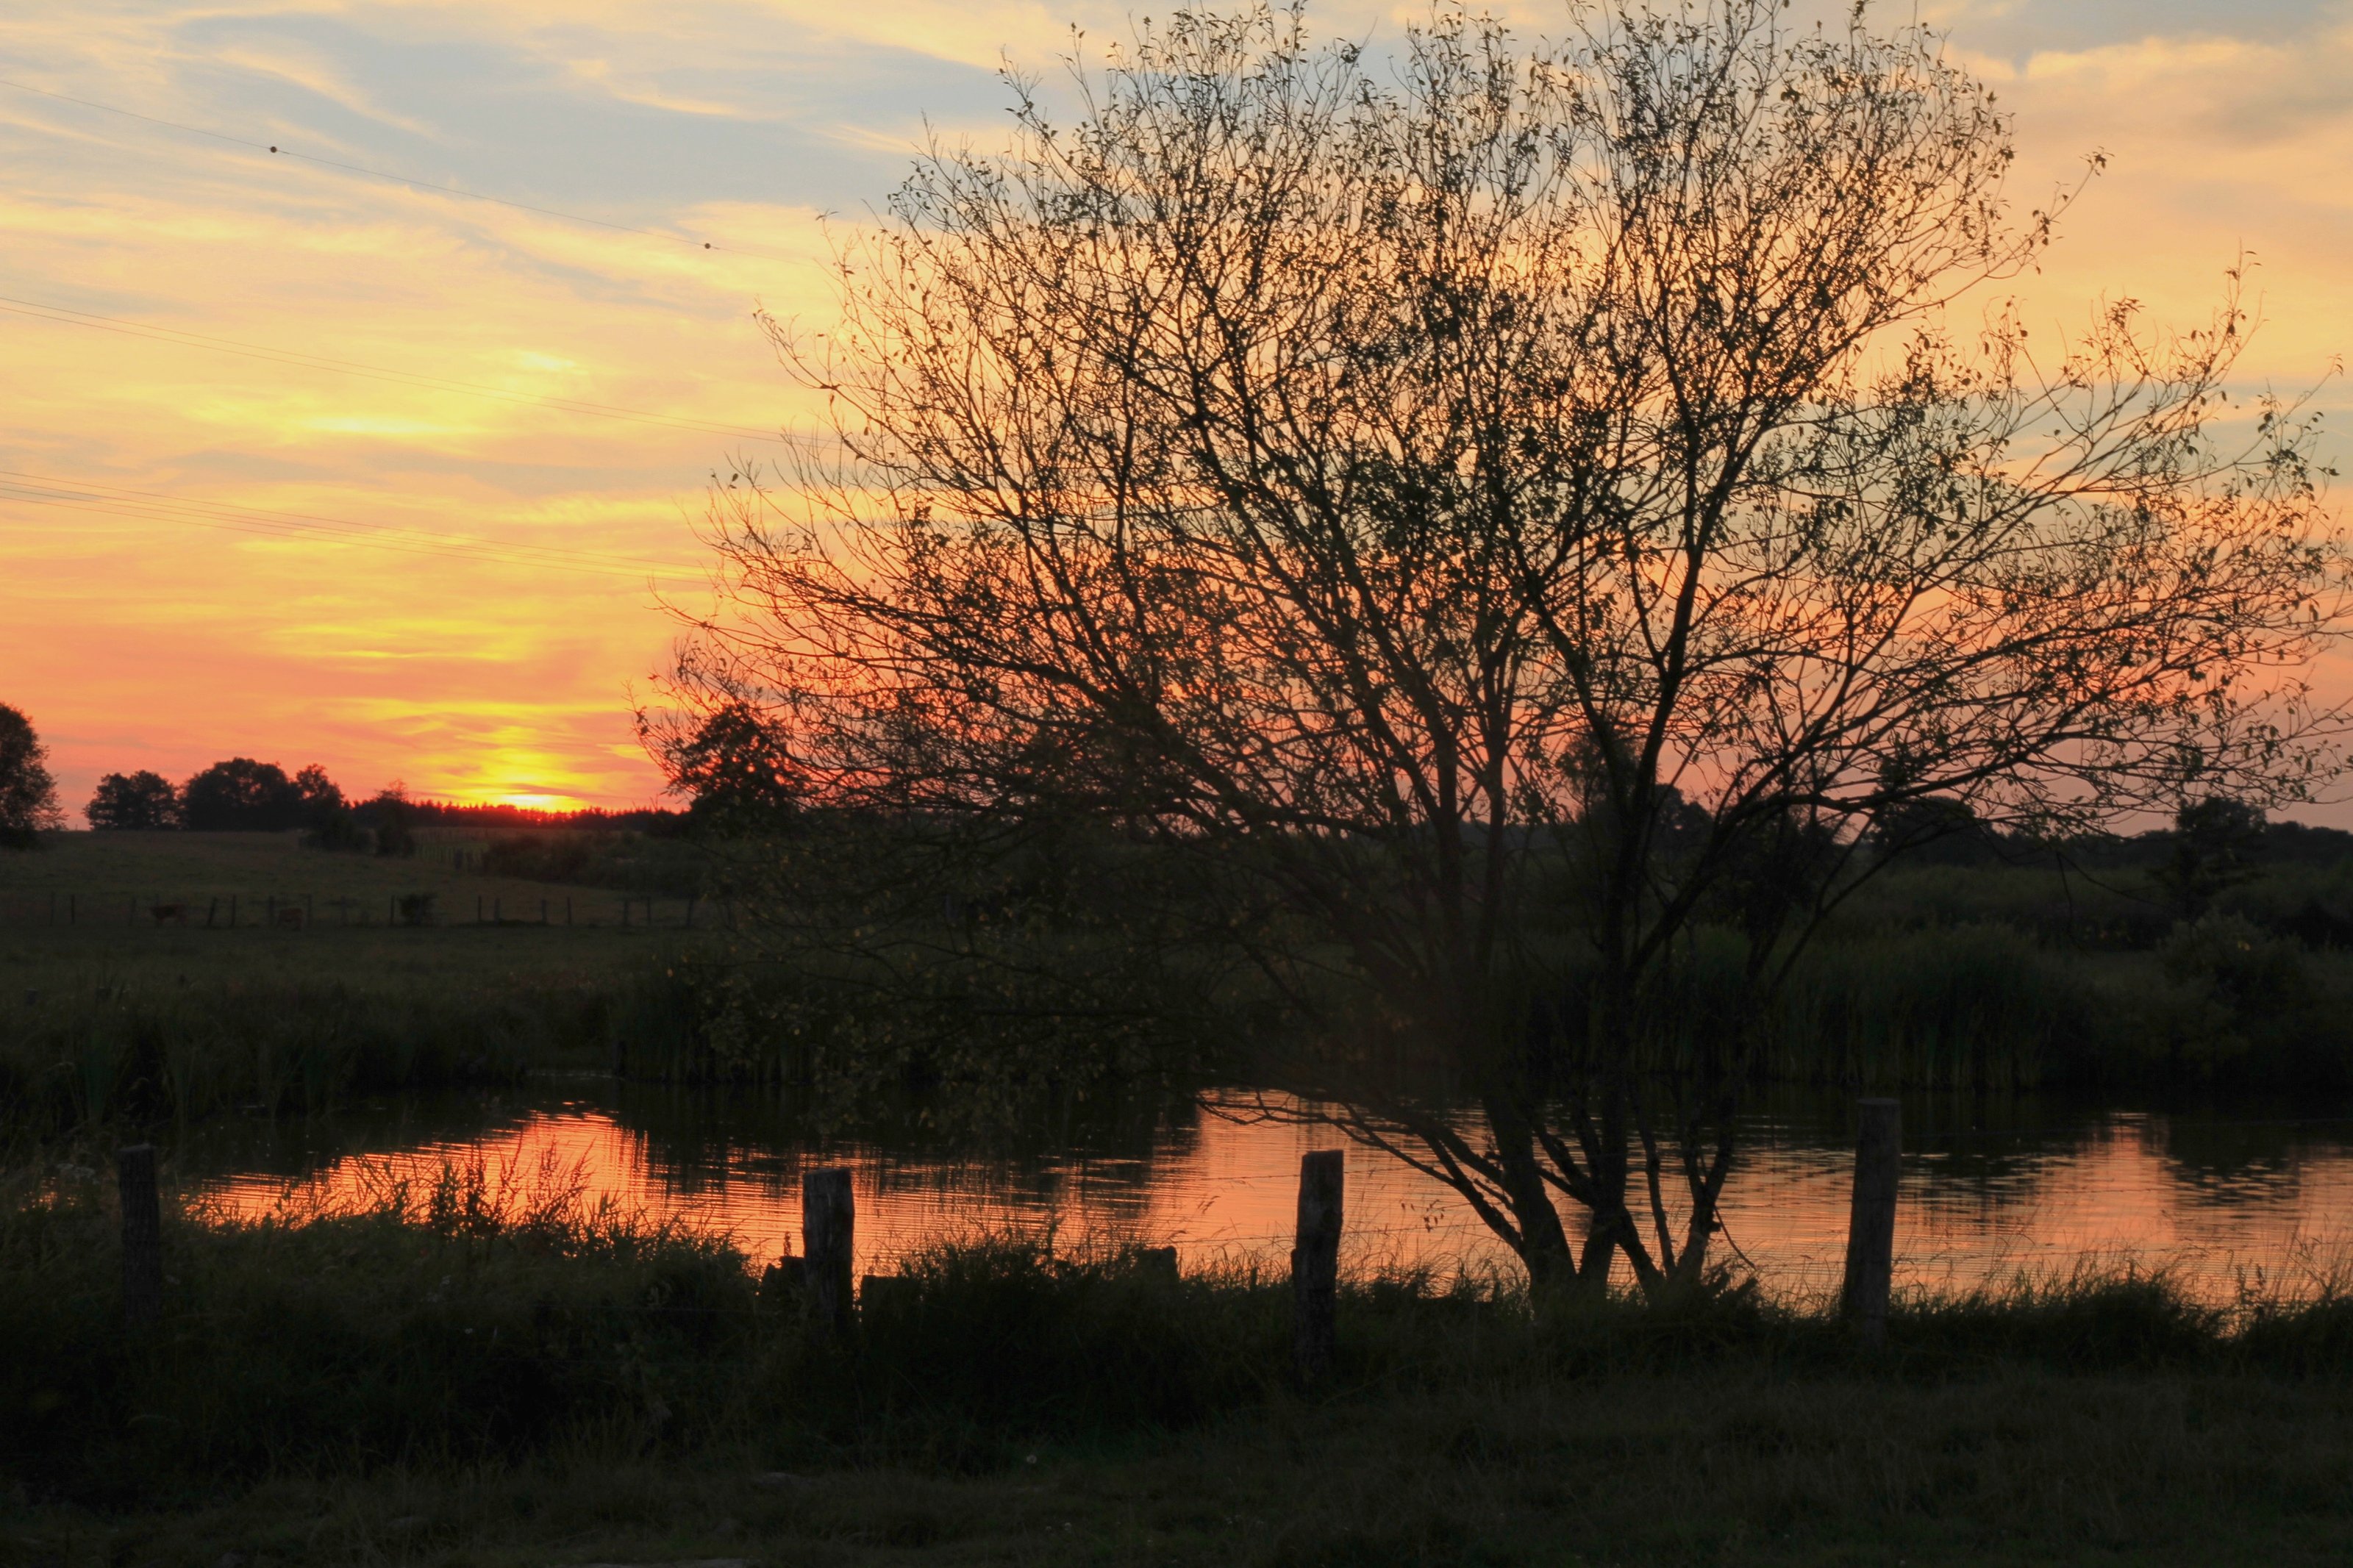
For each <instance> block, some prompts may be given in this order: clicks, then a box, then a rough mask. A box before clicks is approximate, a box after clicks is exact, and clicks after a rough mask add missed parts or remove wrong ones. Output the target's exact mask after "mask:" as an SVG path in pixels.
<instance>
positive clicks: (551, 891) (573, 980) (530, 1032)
mask: <svg viewBox="0 0 2353 1568" xmlns="http://www.w3.org/2000/svg"><path fill="white" fill-rule="evenodd" d="M421 837H422V843H421V844H420V847H419V853H418V854H417V856H415V857H414V858H376V857H374V856H365V855H349V854H338V853H331V852H327V851H322V850H317V849H311V848H306V847H303V846H302V844H301V837H300V836H299V835H296V834H291V833H287V834H274V833H269V834H265V833H249V834H240V833H219V834H198V833H115V834H99V833H83V834H69V835H59V836H57V837H54V838H52V839H50V840H49V841H48V842H47V845H46V846H45V847H44V848H43V849H42V850H40V851H38V852H37V853H33V854H26V855H13V856H10V857H7V858H6V859H5V860H0V1135H13V1136H15V1137H17V1138H26V1137H29V1138H32V1139H34V1140H36V1141H39V1140H43V1139H47V1138H50V1137H54V1136H56V1135H58V1134H59V1133H61V1132H64V1131H69V1130H71V1129H73V1128H76V1127H83V1126H90V1125H94V1124H103V1123H111V1122H114V1121H125V1122H134V1123H140V1124H154V1123H157V1122H168V1121H175V1120H178V1121H185V1119H188V1118H200V1117H204V1116H207V1115H212V1114H217V1113H220V1112H223V1111H232V1110H265V1111H269V1112H273V1113H274V1112H280V1111H291V1112H302V1111H322V1110H330V1109H332V1107H334V1106H335V1105H337V1104H340V1103H343V1102H344V1101H346V1100H348V1099H349V1098H350V1097H352V1096H353V1095H354V1094H360V1093H368V1092H385V1091H403V1090H417V1089H435V1088H445V1087H449V1086H453V1085H459V1084H470V1083H499V1082H512V1080H513V1079H517V1078H519V1077H520V1076H522V1074H523V1073H525V1072H527V1071H529V1070H530V1069H532V1068H547V1067H573V1068H580V1067H596V1068H606V1067H609V1066H610V1064H611V1062H612V1059H613V1047H614V1044H615V1042H616V1040H617V1039H619V1038H623V1037H637V1036H645V1035H649V1034H655V1035H658V1034H659V1029H660V1026H661V1020H660V1019H659V1017H657V1018H654V1019H652V1020H650V1021H649V1019H648V1018H646V1017H645V1016H641V1015H642V1012H643V1009H644V1008H645V1007H646V1006H648V1005H651V1006H653V1007H655V1008H657V1009H659V1008H660V1007H662V1006H665V1005H668V997H669V993H668V992H667V991H666V990H664V989H663V988H662V987H661V986H660V984H659V982H660V981H661V979H662V977H663V973H664V971H665V970H667V969H670V968H672V967H675V965H676V964H677V963H679V962H680V961H681V958H682V957H684V956H687V955H691V954H693V953H697V952H704V951H707V950H709V949H710V948H711V947H712V945H713V944H715V943H719V942H723V941H724V940H725V935H724V932H723V930H720V929H717V927H718V925H719V923H720V921H722V920H723V910H720V909H719V908H718V907H717V906H714V905H711V904H702V905H701V906H700V907H699V908H698V909H697V910H696V912H697V914H698V915H699V916H700V920H701V923H700V924H699V925H698V926H697V927H695V928H694V929H689V928H688V927H687V925H686V921H687V920H688V918H689V908H690V906H689V903H688V900H686V899H685V898H681V897H674V896H665V895H664V894H662V893H659V892H652V893H647V892H641V891H639V890H638V888H637V887H633V886H630V885H628V882H627V881H626V880H624V881H623V885H621V886H618V887H615V886H599V887H591V886H585V885H579V884H567V883H554V882H547V881H542V880H534V879H525V878H522V877H516V876H500V875H494V874H491V873H490V872H486V871H484V870H482V869H480V867H481V865H482V863H483V859H484V856H485V853H486V850H488V849H489V848H490V847H491V845H490V843H489V842H488V841H486V840H484V839H483V838H482V837H480V836H466V835H460V834H454V833H445V832H439V831H435V830H427V832H426V833H425V834H424V835H422V836H421ZM670 875H671V876H672V879H674V876H675V873H674V872H672V873H670ZM624 876H626V871H625V872H624ZM617 880H620V879H619V878H617ZM428 900H429V901H428ZM649 900H650V901H649ZM404 905H405V910H404ZM158 909H162V910H165V911H166V914H165V918H164V919H162V920H159V919H158V918H157V917H156V913H155V911H156V910H158ZM293 911H300V919H299V922H298V921H295V920H294V917H293V914H292V912H293ZM478 911H479V919H478V918H477V915H478ZM281 912H283V914H282V915H281ZM567 916H568V917H569V920H568V922H567ZM649 994H651V995H652V998H653V999H652V1001H651V1003H648V1002H647V1000H646V998H647V996H648V995H649ZM633 1009H635V1010H636V1011H633Z"/></svg>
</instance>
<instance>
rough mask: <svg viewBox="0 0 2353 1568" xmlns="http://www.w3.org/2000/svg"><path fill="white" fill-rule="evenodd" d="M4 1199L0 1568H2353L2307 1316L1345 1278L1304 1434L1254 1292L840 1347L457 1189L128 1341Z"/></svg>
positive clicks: (248, 1253) (1076, 1273) (691, 1253)
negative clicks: (550, 1566) (361, 1566)
mask: <svg viewBox="0 0 2353 1568" xmlns="http://www.w3.org/2000/svg"><path fill="white" fill-rule="evenodd" d="M11 1198H12V1202H11V1204H10V1205H9V1207H8V1209H7V1210H6V1213H5V1219H0V1341H5V1342H6V1343H7V1344H8V1345H9V1346H10V1351H11V1353H10V1354H9V1356H7V1357H5V1358H0V1488H5V1490H0V1497H5V1502H0V1560H8V1559H10V1558H12V1557H13V1559H14V1560H16V1561H24V1562H28V1563H31V1562H38V1563H145V1562H164V1563H180V1562H192V1563H214V1562H217V1561H219V1560H221V1559H222V1557H223V1554H224V1553H229V1552H234V1553H237V1554H238V1555H239V1556H240V1557H242V1558H243V1559H244V1560H245V1561H246V1562H247V1563H249V1564H251V1565H252V1568H261V1564H263V1563H452V1564H455V1563H478V1564H490V1563H561V1562H575V1563H585V1562H597V1561H604V1562H612V1561H651V1560H679V1559H689V1558H697V1557H723V1556H738V1557H744V1558H746V1559H749V1560H751V1561H755V1562H761V1563H859V1562H900V1561H908V1562H913V1561H918V1560H920V1561H923V1562H946V1563H981V1562H1006V1561H1018V1562H1028V1563H1131V1562H1157V1563H1195V1562H1198V1563H1211V1562H1217V1563H1227V1562H1240V1563H1265V1564H1291V1565H1302V1564H1313V1563H1465V1564H1469V1563H1489V1564H1492V1563H1595V1564H1599V1563H1620V1562H1633V1561H1647V1562H1663V1563H1755V1562H1772V1563H1779V1562H1788V1563H1892V1562H1897V1561H1903V1562H1906V1563H1964V1562H1967V1563H1984V1562H1997V1563H1999V1562H2016V1563H2048V1562H2085V1563H2092V1562H2097V1563H2213V1562H2224V1561H2246V1562H2253V1561H2266V1562H2299V1561H2309V1562H2320V1561H2324V1560H2326V1561H2337V1560H2341V1558H2340V1556H2339V1555H2337V1554H2340V1553H2341V1543H2342V1541H2343V1539H2344V1532H2345V1531H2346V1530H2347V1529H2348V1526H2353V1485H2348V1483H2353V1420H2348V1417H2353V1383H2348V1378H2347V1377H2346V1375H2345V1374H2346V1373H2347V1372H2348V1371H2353V1300H2347V1299H2345V1298H2343V1297H2341V1296H2339V1295H2337V1294H2333V1293H2325V1294H2324V1295H2323V1296H2322V1297H2321V1298H2320V1299H2318V1300H2306V1301H2300V1302H2289V1301H2283V1300H2266V1299H2259V1298H2251V1299H2250V1300H2247V1301H2245V1302H2242V1303H2241V1304H2240V1305H2239V1306H2238V1307H2236V1308H2234V1309H2232V1310H2221V1311H2218V1310H2207V1309H2202V1308H2200V1307H2197V1306H2195V1305H2193V1304H2191V1303H2189V1302H2188V1301H2187V1300H2184V1299H2183V1298H2182V1297H2180V1296H2179V1294H2177V1293H2176V1292H2174V1291H2173V1290H2172V1289H2169V1288H2168V1285H2167V1283H2166V1281H2165V1280H2164V1279H2161V1278H2160V1279H2148V1278H2145V1277H2144V1278H2133V1277H2124V1278H2109V1279H2074V1280H2068V1281H2056V1282H2045V1283H2042V1284H2041V1285H2035V1286H2025V1285H2021V1287H2019V1288H2017V1289H2012V1290H2010V1291H2006V1292H2002V1293H1999V1294H1990V1295H1979V1296H1976V1297H1969V1298H1962V1299H1954V1300H1915V1301H1910V1302H1906V1303H1903V1304H1901V1305H1900V1308H1899V1310H1898V1311H1897V1312H1896V1314H1895V1316H1894V1321H1893V1323H1892V1325H1891V1334H1890V1348H1889V1349H1888V1350H1887V1351H1886V1352H1883V1353H1879V1354H1876V1355H1873V1354H1867V1353H1865V1352H1862V1351H1860V1350H1859V1349H1858V1348H1857V1347H1855V1346H1854V1345H1853V1344H1852V1342H1851V1341H1850V1340H1849V1338H1848V1337H1847V1336H1846V1334H1845V1333H1844V1332H1843V1331H1841V1329H1840V1328H1839V1326H1838V1325H1837V1324H1836V1323H1835V1322H1833V1321H1829V1320H1826V1319H1824V1318H1822V1317H1820V1316H1819V1315H1816V1314H1814V1313H1811V1312H1810V1311H1807V1310H1800V1309H1798V1308H1793V1307H1789V1306H1787V1305H1781V1304H1776V1303H1774V1302H1771V1301H1767V1300H1761V1299H1759V1298H1757V1296H1756V1295H1754V1294H1753V1293H1749V1292H1744V1291H1740V1290H1736V1289H1724V1290H1719V1291H1716V1292H1714V1293H1711V1294H1708V1295H1706V1296H1704V1297H1700V1298H1696V1299H1694V1300H1691V1301H1688V1302H1686V1303H1683V1305H1681V1306H1680V1307H1677V1308H1674V1309H1672V1310H1657V1309H1649V1308H1642V1307H1639V1306H1636V1305H1634V1304H1632V1303H1629V1302H1623V1301H1620V1302H1612V1303H1608V1304H1605V1305H1603V1306H1599V1307H1596V1308H1592V1309H1588V1310H1579V1311H1565V1312H1559V1313H1549V1314H1535V1313H1532V1312H1531V1311H1530V1310H1528V1304H1527V1302H1526V1301H1525V1299H1524V1298H1522V1297H1521V1296H1520V1295H1518V1294H1517V1293H1516V1292H1515V1291H1514V1290H1513V1289H1510V1288H1509V1287H1508V1285H1507V1284H1503V1283H1499V1282H1496V1281H1492V1280H1490V1281H1478V1280H1464V1279H1432V1278H1429V1277H1401V1278H1390V1279H1366V1280H1356V1281H1352V1282H1351V1283H1350V1284H1349V1285H1348V1287H1347V1288H1346V1289H1345V1293H1344V1297H1343V1300H1342V1303H1341V1310H1342V1319H1341V1321H1342V1362H1341V1367H1340V1371H1339V1373H1338V1375H1337V1377H1336V1379H1335V1383H1334V1384H1333V1385H1332V1386H1331V1387H1329V1388H1327V1389H1324V1390H1322V1391H1319V1392H1317V1393H1315V1394H1313V1395H1308V1394H1301V1393H1300V1392H1298V1391H1296V1390H1295V1389H1293V1387H1292V1386H1291V1384H1290V1383H1289V1380H1288V1377H1287V1375H1286V1373H1285V1371H1284V1351H1285V1346H1286V1342H1287V1341H1286V1335H1287V1328H1288V1295H1287V1290H1286V1289H1285V1288H1284V1286H1283V1284H1282V1282H1281V1281H1279V1280H1271V1279H1256V1278H1252V1277H1250V1276H1249V1275H1247V1274H1244V1273H1225V1274H1219V1275H1212V1276H1208V1277H1198V1278H1188V1279H1185V1280H1183V1281H1181V1282H1172V1281H1169V1280H1167V1279H1165V1278H1163V1277H1160V1276H1158V1275H1155V1273H1154V1272H1153V1271H1152V1270H1150V1269H1149V1268H1145V1267H1143V1266H1141V1261H1140V1259H1139V1258H1138V1257H1137V1255H1135V1254H1134V1253H1129V1252H1112V1253H1106V1254H1103V1255H1101V1256H1094V1257H1081V1258H1067V1257H1057V1256H1054V1255H1052V1254H1050V1253H1049V1252H1046V1251H1044V1250H1042V1249H1040V1248H1039V1247H1037V1246H1035V1245H1033V1244H1029V1243H1027V1242H1023V1241H1020V1240H1018V1239H1011V1238H997V1239H994V1240H983V1241H979V1242H976V1243H971V1244H967V1245H965V1246H961V1247H944V1248H941V1249H939V1250H937V1251H935V1252H934V1253H933V1254H931V1255H930V1256H928V1257H927V1258H923V1259H920V1260H918V1261H917V1263H916V1264H915V1265H914V1266H913V1268H911V1270H910V1272H911V1274H912V1276H913V1279H912V1280H911V1282H910V1284H908V1285H907V1286H905V1287H902V1289H901V1290H900V1292H899V1293H898V1294H897V1295H896V1297H895V1298H886V1299H884V1300H887V1301H888V1305H887V1306H881V1305H878V1307H877V1309H876V1310H871V1311H870V1312H869V1314H868V1315H867V1317H866V1319H865V1321H864V1322H863V1324H862V1325H861V1328H860V1333H859V1336H858V1338H857V1339H856V1341H855V1342H853V1343H851V1344H850V1345H849V1346H847V1347H844V1348H839V1349H837V1348H833V1347H829V1346H827V1345H825V1344H822V1343H819V1342H814V1341H812V1340H811V1338H810V1337H809V1336H808V1334H807V1331H806V1330H805V1328H804V1326H803V1324H802V1323H801V1321H800V1319H799V1317H798V1315H797V1311H796V1310H795V1309H794V1304H793V1303H792V1302H791V1301H790V1300H788V1299H786V1298H784V1297H783V1296H781V1295H780V1294H779V1293H778V1292H776V1291H774V1290H771V1291H769V1292H767V1293H765V1294H764V1293H763V1290H762V1288H761V1287H760V1286H759V1285H757V1284H755V1283H754V1280H753V1279H751V1277H750V1276H749V1275H748V1274H747V1273H746V1272H745V1270H744V1259H743V1258H741V1257H740V1255H738V1254H736V1253H735V1252H734V1251H733V1249H732V1248H730V1247H728V1246H726V1245H725V1244H724V1243H723V1241H719V1240H715V1239H713V1238H711V1237H701V1236H697V1235H694V1234H692V1233H691V1232H687V1231H683V1230H680V1229H677V1228H674V1227H673V1228H662V1227H651V1226H646V1225H644V1224H642V1223H639V1222H638V1221H636V1220H634V1219H632V1218H631V1217H630V1216H628V1215H621V1214H617V1213H615V1212H613V1211H611V1210H609V1209H601V1210H600V1209H595V1208H591V1207H588V1206H586V1205H583V1204H582V1203H581V1202H580V1201H579V1200H578V1198H577V1196H576V1194H575V1193H573V1192H572V1191H571V1190H570V1189H569V1188H568V1187H567V1186H566V1185H565V1184H564V1183H563V1182H562V1181H560V1180H555V1181H543V1182H539V1183H524V1184H519V1185H516V1186H512V1187H504V1188H501V1187H499V1186H497V1185H495V1184H492V1183H491V1182H490V1181H489V1180H488V1179H487V1178H486V1177H484V1176H483V1175H482V1174H481V1173H480V1172H464V1171H452V1172H448V1173H445V1175H444V1177H443V1179H442V1180H441V1181H440V1182H439V1183H438V1184H432V1185H429V1186H427V1187H423V1188H414V1189H401V1188H387V1189H385V1191H383V1192H381V1193H379V1194H377V1195H376V1198H375V1201H374V1202H372V1203H370V1204H367V1205H362V1206H360V1207H358V1208H356V1209H353V1210H347V1211H342V1212H332V1213H330V1212H299V1213H288V1214H285V1215H280V1216H279V1217H278V1218H276V1219H274V1220H272V1221H269V1222H267V1223H261V1224H248V1225H227V1224H223V1223H220V1222H218V1221H217V1220H216V1219H208V1218H207V1217H206V1216H205V1215H201V1214H197V1215H182V1216H179V1217H178V1218H176V1219H175V1220H174V1221H173V1222H172V1223H170V1224H169V1225H168V1226H167V1249H168V1250H167V1269H168V1271H169V1274H170V1276H171V1279H172V1284H171V1287H170V1300H171V1305H170V1307H169V1310H168V1311H167V1315H166V1318H165V1321H164V1323H163V1325H161V1327H160V1329H159V1330H158V1331H155V1332H154V1333H153V1334H152V1335H151V1336H148V1337H147V1338H145V1339H144V1340H142V1341H126V1338H125V1336H124V1334H123V1333H122V1331H121V1329H120V1328H119V1326H118V1324H117V1321H116V1317H115V1312H116V1284H115V1276H114V1273H113V1270H114V1268H115V1267H116V1265H115V1254H114V1250H113V1247H111V1242H110V1237H111V1226H112V1219H111V1215H110V1213H109V1212H108V1207H109V1206H108V1205H107V1203H106V1202H105V1201H104V1198H103V1196H102V1194H101V1193H100V1190H99V1188H98V1187H97V1186H96V1185H95V1184H91V1183H90V1182H88V1181H86V1180H82V1179H79V1178H77V1177H74V1176H72V1175H69V1174H68V1175H59V1174H57V1173H51V1174H48V1175H46V1176H42V1177H39V1178H35V1177H33V1176H31V1175H29V1174H23V1175H20V1176H19V1177H18V1178H16V1190H15V1192H14V1193H13V1194H11Z"/></svg>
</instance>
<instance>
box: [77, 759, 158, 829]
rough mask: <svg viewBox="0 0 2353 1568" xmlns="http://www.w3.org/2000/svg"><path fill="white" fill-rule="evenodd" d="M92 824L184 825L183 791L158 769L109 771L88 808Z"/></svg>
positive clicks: (125, 826)
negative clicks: (128, 771)
mask: <svg viewBox="0 0 2353 1568" xmlns="http://www.w3.org/2000/svg"><path fill="white" fill-rule="evenodd" d="M85 811H86V815H87V816H89V817H90V826H92V827H94V828H99V829H101V830H120V829H154V828H163V827H177V826H180V792H179V791H178V790H177V789H176V788H174V786H173V784H172V781H171V780H170V779H167V778H165V777H164V775H163V774H161V773H150V772H148V771H147V770H145V769H143V768H142V769H141V770H140V771H139V772H137V773H108V774H107V775H106V776H105V777H103V778H101V779H100V780H99V781H98V788H97V790H96V791H95V792H94V793H93V794H92V795H90V805H89V806H88V807H87V808H85Z"/></svg>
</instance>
